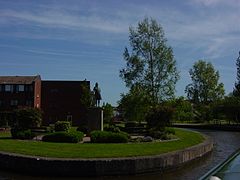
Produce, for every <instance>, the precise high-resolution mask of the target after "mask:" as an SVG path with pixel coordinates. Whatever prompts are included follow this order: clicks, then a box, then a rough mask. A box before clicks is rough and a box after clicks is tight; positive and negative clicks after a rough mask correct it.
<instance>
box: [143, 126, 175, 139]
mask: <svg viewBox="0 0 240 180" xmlns="http://www.w3.org/2000/svg"><path fill="white" fill-rule="evenodd" d="M148 134H149V136H151V137H153V138H154V139H162V140H167V139H171V138H172V137H173V135H175V130H174V129H173V128H168V127H167V128H165V129H163V130H157V129H155V128H152V129H150V130H149V133H148Z"/></svg>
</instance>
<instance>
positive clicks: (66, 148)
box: [0, 129, 204, 158]
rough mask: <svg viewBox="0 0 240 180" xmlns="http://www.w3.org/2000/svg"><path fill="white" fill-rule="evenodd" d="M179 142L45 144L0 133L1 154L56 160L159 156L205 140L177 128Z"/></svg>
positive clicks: (7, 133) (198, 135) (198, 134)
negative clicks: (19, 139)
mask: <svg viewBox="0 0 240 180" xmlns="http://www.w3.org/2000/svg"><path fill="white" fill-rule="evenodd" d="M175 131H176V136H177V137H178V140H176V141H171V142H153V143H131V144H129V143H118V144H101V143H86V144H80V143H72V144H67V143H62V144H56V143H49V142H48V143H46V142H38V141H18V140H13V139H11V138H10V133H9V132H6V131H4V132H0V137H1V138H0V151H4V152H10V153H17V154H25V155H31V156H40V157H56V158H113V157H137V156H148V155H159V154H163V153H168V152H173V151H176V150H182V149H185V148H188V147H190V146H194V145H197V144H199V143H201V142H203V140H204V137H203V136H202V135H201V134H200V133H197V132H193V131H187V130H183V129H175Z"/></svg>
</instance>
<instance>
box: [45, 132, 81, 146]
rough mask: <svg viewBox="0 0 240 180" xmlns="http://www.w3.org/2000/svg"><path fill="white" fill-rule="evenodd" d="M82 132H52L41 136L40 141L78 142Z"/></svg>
mask: <svg viewBox="0 0 240 180" xmlns="http://www.w3.org/2000/svg"><path fill="white" fill-rule="evenodd" d="M83 136H84V134H83V132H80V131H71V132H54V133H52V134H47V135H45V136H43V138H42V141H46V142H63V143H78V142H80V141H82V139H83Z"/></svg>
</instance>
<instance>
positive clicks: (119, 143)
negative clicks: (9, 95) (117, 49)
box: [0, 18, 240, 159]
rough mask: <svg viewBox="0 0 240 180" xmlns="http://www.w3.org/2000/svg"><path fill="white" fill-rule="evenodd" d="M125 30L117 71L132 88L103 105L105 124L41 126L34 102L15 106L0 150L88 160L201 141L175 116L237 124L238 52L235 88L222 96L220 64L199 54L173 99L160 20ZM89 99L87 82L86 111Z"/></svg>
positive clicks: (170, 62) (175, 75) (173, 76)
mask: <svg viewBox="0 0 240 180" xmlns="http://www.w3.org/2000/svg"><path fill="white" fill-rule="evenodd" d="M129 32H130V35H129V41H130V49H129V48H126V49H125V51H124V54H123V56H124V59H125V61H126V66H125V67H124V68H122V69H121V70H120V77H121V78H122V79H123V80H124V82H125V83H126V87H127V88H129V92H127V93H126V94H122V95H121V99H120V101H119V102H118V107H117V108H115V109H113V107H112V106H111V105H110V104H108V103H107V104H104V105H103V107H102V109H103V112H104V131H100V130H95V131H89V129H88V127H86V126H79V127H72V126H71V122H69V121H65V120H63V121H58V122H56V123H55V124H53V125H51V126H44V127H43V126H41V115H42V112H41V111H40V110H39V109H34V108H22V109H17V110H16V111H15V112H14V113H15V118H14V119H13V122H11V131H10V132H9V131H2V132H0V151H2V152H9V153H17V154H23V155H31V156H38V157H50V158H88V159H89V158H119V157H138V156H150V155H160V154H163V153H169V152H173V151H177V150H183V149H186V148H188V147H191V146H195V145H197V144H200V143H203V142H204V140H205V137H204V136H203V135H201V134H199V133H196V132H193V131H188V130H183V129H177V128H172V127H171V126H172V125H173V124H174V123H176V122H177V123H189V122H190V123H217V124H225V123H228V124H229V123H239V121H240V112H239V110H240V93H239V88H240V85H239V84H240V63H239V62H240V59H239V58H238V60H237V70H238V74H237V75H238V76H237V79H238V81H237V82H236V84H235V88H234V91H233V93H232V94H230V95H228V96H225V97H224V86H223V84H222V83H219V73H218V71H216V70H215V69H214V67H213V65H212V64H211V63H209V62H206V61H204V60H199V61H197V62H196V63H195V64H194V65H193V68H192V69H190V71H189V73H190V76H191V80H192V83H190V84H189V85H188V86H187V87H186V93H187V98H184V97H179V98H175V96H174V93H175V84H176V82H177V80H178V79H179V72H178V71H177V67H176V60H175V59H174V55H173V50H172V48H171V47H170V46H168V45H167V39H166V38H165V37H164V36H165V35H164V31H163V28H162V27H161V25H160V24H158V23H157V22H156V20H154V19H152V18H151V19H148V18H145V19H144V20H143V21H141V22H139V23H138V26H137V28H133V27H130V29H129ZM83 89H84V88H83ZM91 99H92V97H91V92H90V91H89V90H88V89H87V88H85V91H83V98H82V99H81V100H79V101H80V102H79V103H82V104H83V105H84V106H85V108H86V110H87V109H88V108H90V107H91V106H93V104H92V103H91V102H92V101H91ZM98 105H99V103H98ZM97 108H100V107H97ZM114 111H116V112H117V114H114V113H113V112H114ZM87 138H88V140H86V139H87Z"/></svg>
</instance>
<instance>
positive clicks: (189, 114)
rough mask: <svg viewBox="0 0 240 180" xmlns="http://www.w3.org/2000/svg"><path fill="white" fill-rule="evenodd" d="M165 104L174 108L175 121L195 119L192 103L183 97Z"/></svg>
mask: <svg viewBox="0 0 240 180" xmlns="http://www.w3.org/2000/svg"><path fill="white" fill-rule="evenodd" d="M165 104H166V105H168V106H171V107H173V108H174V114H173V121H175V122H185V121H192V120H193V117H194V114H193V107H192V104H191V103H190V102H189V101H187V100H185V99H184V98H183V97H179V98H177V99H173V100H170V101H167V102H166V103H165Z"/></svg>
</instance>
